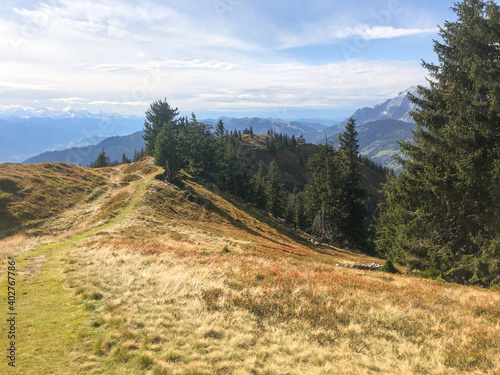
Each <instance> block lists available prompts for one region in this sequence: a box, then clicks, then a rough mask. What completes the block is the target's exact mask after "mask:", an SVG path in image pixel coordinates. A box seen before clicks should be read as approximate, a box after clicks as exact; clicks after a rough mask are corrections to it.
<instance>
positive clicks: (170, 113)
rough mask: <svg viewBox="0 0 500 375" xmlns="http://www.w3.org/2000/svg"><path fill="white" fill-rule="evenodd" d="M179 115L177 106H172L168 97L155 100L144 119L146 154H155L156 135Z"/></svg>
mask: <svg viewBox="0 0 500 375" xmlns="http://www.w3.org/2000/svg"><path fill="white" fill-rule="evenodd" d="M177 115H179V110H178V109H177V108H172V107H170V105H169V104H168V102H167V99H163V100H162V99H160V100H155V101H154V102H153V103H151V105H150V106H149V108H148V110H147V111H146V121H144V135H143V136H142V137H143V138H144V141H146V149H145V153H146V155H153V156H154V152H155V146H156V137H157V136H158V133H160V131H161V129H162V128H163V126H164V125H165V124H167V123H168V122H170V121H172V122H174V123H175V117H176V116H177Z"/></svg>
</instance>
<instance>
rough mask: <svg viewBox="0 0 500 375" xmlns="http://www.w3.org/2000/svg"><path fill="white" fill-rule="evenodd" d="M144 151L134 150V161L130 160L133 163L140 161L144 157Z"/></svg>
mask: <svg viewBox="0 0 500 375" xmlns="http://www.w3.org/2000/svg"><path fill="white" fill-rule="evenodd" d="M144 155H145V154H144V149H143V148H141V151H137V150H134V159H133V160H132V161H133V162H134V163H135V162H136V161H139V160H141V159H142V158H143V157H144Z"/></svg>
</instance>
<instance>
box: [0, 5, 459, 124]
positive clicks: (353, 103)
mask: <svg viewBox="0 0 500 375" xmlns="http://www.w3.org/2000/svg"><path fill="white" fill-rule="evenodd" d="M451 6H453V1H448V0H444V1H443V0H307V1H306V0H303V1H299V0H286V1H285V0H267V1H264V0H207V1H204V0H197V1H194V0H183V1H147V0H139V1H128V0H101V1H88V0H48V1H32V0H2V2H1V4H0V35H2V37H1V38H0V112H1V111H5V110H8V109H12V108H17V107H24V108H41V107H48V108H54V109H58V110H59V109H64V108H72V109H75V110H80V109H86V110H88V111H89V112H94V113H97V112H100V111H104V112H116V113H121V114H139V115H140V114H144V111H145V110H146V109H147V108H148V106H149V104H150V103H151V102H152V101H154V100H156V99H160V98H166V99H167V101H168V102H169V103H170V105H171V106H173V107H178V108H179V110H180V111H181V113H191V112H194V113H195V114H196V115H197V116H198V117H199V118H204V117H219V116H235V117H243V116H260V117H276V118H286V119H298V118H332V117H342V116H348V115H350V114H352V112H353V110H355V109H357V108H361V107H366V106H373V105H375V104H378V103H380V102H382V101H384V100H386V99H388V98H391V97H394V96H396V95H397V94H398V93H399V92H401V91H403V90H405V89H407V88H408V87H410V86H412V85H417V84H425V77H426V76H427V72H426V71H425V70H424V69H423V68H422V67H421V60H422V59H424V60H425V61H435V60H436V57H435V53H434V52H433V39H438V34H437V33H438V25H443V23H444V22H445V20H450V21H451V20H454V19H455V18H454V16H455V14H454V13H453V12H452V11H451V10H450V7H451Z"/></svg>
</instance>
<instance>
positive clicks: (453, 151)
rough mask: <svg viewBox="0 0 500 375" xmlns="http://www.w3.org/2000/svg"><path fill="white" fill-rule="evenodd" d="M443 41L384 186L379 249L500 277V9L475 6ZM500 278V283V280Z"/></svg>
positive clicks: (416, 264) (436, 267)
mask: <svg viewBox="0 0 500 375" xmlns="http://www.w3.org/2000/svg"><path fill="white" fill-rule="evenodd" d="M453 10H454V11H455V13H456V14H457V16H458V18H457V20H456V21H454V22H445V24H444V26H443V27H442V28H441V29H440V33H439V34H440V36H441V38H442V41H441V42H439V41H435V45H434V50H435V52H436V53H437V55H438V59H439V64H432V63H425V62H424V63H423V65H424V67H426V68H427V70H428V71H429V74H430V77H431V78H430V79H429V84H430V87H428V88H425V87H419V97H418V98H417V97H413V98H412V100H413V101H414V102H415V103H416V104H417V105H418V109H417V110H416V111H415V112H414V113H413V119H414V121H415V122H416V124H417V128H416V130H415V131H414V135H413V142H403V143H401V151H402V153H403V155H404V158H399V162H400V164H401V166H402V169H403V170H402V171H401V172H400V173H399V175H397V176H396V175H394V176H393V177H392V178H391V179H390V181H389V183H388V184H387V185H386V186H385V197H386V203H385V204H384V205H383V206H382V214H381V217H380V221H379V226H378V235H379V240H378V243H377V245H378V249H379V251H380V252H381V253H382V254H383V255H385V256H386V257H388V258H392V259H393V260H396V261H399V262H401V263H403V264H406V265H408V266H410V267H412V268H416V269H419V270H432V272H435V273H437V274H441V275H442V277H444V278H445V279H448V280H452V281H456V282H461V283H475V284H482V285H489V284H491V283H494V282H499V281H498V280H500V277H499V275H500V188H499V186H500V185H499V180H500V86H499V85H498V82H500V65H499V61H500V48H499V46H500V11H499V7H498V6H497V5H496V4H495V3H494V2H492V1H488V2H483V1H479V0H466V1H462V2H460V3H456V4H455V7H454V8H453ZM495 280H497V281H495Z"/></svg>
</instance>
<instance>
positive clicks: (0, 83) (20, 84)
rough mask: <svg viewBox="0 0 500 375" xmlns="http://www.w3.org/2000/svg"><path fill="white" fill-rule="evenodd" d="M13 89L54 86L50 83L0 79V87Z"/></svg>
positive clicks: (39, 88) (48, 87)
mask: <svg viewBox="0 0 500 375" xmlns="http://www.w3.org/2000/svg"><path fill="white" fill-rule="evenodd" d="M1 88H6V89H15V90H36V91H38V90H43V91H46V90H55V89H56V87H55V85H54V84H52V83H44V82H40V83H26V82H12V81H0V89H1Z"/></svg>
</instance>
